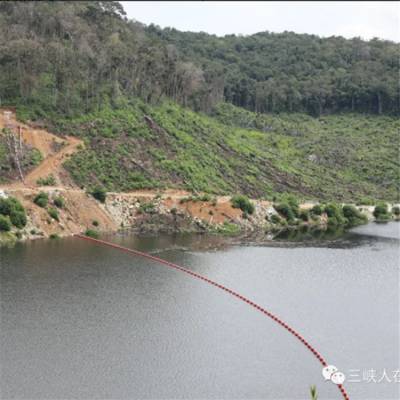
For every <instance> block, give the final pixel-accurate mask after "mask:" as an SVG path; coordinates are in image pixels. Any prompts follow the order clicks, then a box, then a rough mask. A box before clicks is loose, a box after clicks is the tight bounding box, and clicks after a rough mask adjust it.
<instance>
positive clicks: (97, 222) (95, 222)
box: [92, 220, 100, 226]
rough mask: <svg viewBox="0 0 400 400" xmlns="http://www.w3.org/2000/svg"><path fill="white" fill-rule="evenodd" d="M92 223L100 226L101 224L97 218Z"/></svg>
mask: <svg viewBox="0 0 400 400" xmlns="http://www.w3.org/2000/svg"><path fill="white" fill-rule="evenodd" d="M92 225H93V226H99V225H100V223H99V221H97V220H94V221H92Z"/></svg>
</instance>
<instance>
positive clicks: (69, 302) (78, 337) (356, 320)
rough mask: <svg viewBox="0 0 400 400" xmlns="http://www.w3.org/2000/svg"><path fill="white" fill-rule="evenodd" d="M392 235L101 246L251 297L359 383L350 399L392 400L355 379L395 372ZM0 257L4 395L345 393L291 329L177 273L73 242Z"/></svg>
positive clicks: (386, 388) (42, 244)
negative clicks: (158, 260) (145, 255)
mask: <svg viewBox="0 0 400 400" xmlns="http://www.w3.org/2000/svg"><path fill="white" fill-rule="evenodd" d="M399 228H400V224H396V223H391V224H388V225H376V224H371V225H368V226H365V227H361V228H358V229H356V230H354V231H353V232H351V233H348V234H346V235H345V236H344V237H343V238H341V239H339V240H335V241H334V242H322V243H318V245H316V244H313V243H312V242H311V243H309V242H305V243H301V242H300V243H293V242H291V243H290V244H287V245H286V244H285V243H284V242H279V243H278V244H274V245H263V246H259V245H258V246H255V245H247V246H244V245H226V246H221V239H220V238H215V237H214V238H210V237H206V236H160V237H157V238H138V237H134V236H110V237H108V239H109V240H112V241H114V242H117V243H120V244H123V245H124V246H128V247H131V248H137V249H141V250H145V251H149V252H152V253H154V254H157V255H158V256H160V257H163V258H165V259H168V260H171V261H173V262H176V263H178V264H181V265H184V266H186V267H188V268H190V269H192V270H193V271H196V272H199V273H201V274H204V275H207V276H208V277H209V278H211V279H214V280H217V281H218V282H220V283H222V284H224V285H227V286H229V287H231V288H232V289H234V290H236V291H239V292H241V293H242V294H243V295H245V296H248V297H249V298H250V299H252V300H253V301H255V302H257V303H259V304H260V305H262V306H264V307H266V308H267V309H269V310H271V311H272V312H274V313H276V314H278V315H279V316H280V317H281V318H283V319H284V320H285V321H286V322H288V323H289V324H291V325H292V326H293V327H294V328H295V329H297V330H298V331H299V332H301V333H302V334H303V335H304V336H305V337H306V338H307V339H308V340H309V341H310V342H311V344H313V345H314V346H315V347H316V348H317V349H318V350H319V351H320V352H321V353H322V355H323V356H324V357H325V358H326V359H327V361H328V362H329V363H332V364H335V365H336V366H337V367H339V368H340V369H341V370H342V371H343V372H344V373H345V374H346V375H347V376H348V379H350V380H359V381H360V382H346V385H345V386H346V388H347V390H348V392H349V394H350V397H351V399H385V400H389V399H398V398H400V395H399V387H400V384H396V383H393V382H392V383H388V382H386V379H385V380H384V381H383V382H381V383H374V382H369V383H368V382H367V381H366V379H364V378H366V377H363V371H364V370H365V371H368V370H374V371H376V375H377V378H376V379H378V380H379V379H380V377H381V375H382V374H383V370H384V369H386V372H387V375H388V376H389V378H392V377H391V374H392V372H393V371H394V370H396V369H399V364H400V363H399V243H400V242H399V240H400V235H399ZM0 262H1V268H0V272H1V275H0V276H1V283H0V290H1V321H0V322H1V327H0V338H1V343H0V366H1V376H0V389H1V392H0V393H1V398H2V399H271V400H272V399H290V400H295V399H302V400H304V399H308V398H309V396H308V388H309V386H310V385H311V384H316V385H317V388H318V392H319V398H320V399H321V400H324V399H340V398H341V397H340V393H339V391H338V390H337V388H336V387H335V386H334V384H332V383H331V382H324V381H323V379H322V375H321V366H320V364H319V363H318V362H317V361H316V359H315V358H314V357H313V355H312V354H311V353H310V352H309V351H307V350H306V348H305V347H304V346H303V345H302V344H301V343H300V342H299V341H297V340H296V339H294V338H293V337H292V336H291V335H290V334H289V333H287V332H286V331H285V330H283V329H282V328H280V327H279V326H277V325H276V323H274V322H273V321H271V320H269V319H267V318H265V317H264V316H263V315H262V314H261V313H259V312H257V311H255V310H254V309H252V308H249V307H248V306H247V305H246V304H244V303H242V302H240V301H238V300H236V299H235V298H232V297H231V296H229V295H228V294H226V293H224V292H222V291H220V290H219V289H216V288H214V287H210V286H209V285H207V284H205V283H204V282H201V281H197V280H194V279H191V278H190V277H188V276H186V275H184V274H182V273H180V272H176V271H173V270H170V269H168V268H166V267H164V266H161V265H158V264H155V263H154V262H151V261H148V260H145V259H142V258H138V257H132V256H131V255H128V254H124V253H121V252H119V251H116V250H113V249H110V248H105V247H101V246H97V245H94V244H91V243H88V242H84V241H82V240H79V239H72V238H71V239H66V240H60V241H36V242H31V243H27V244H20V245H17V246H16V247H14V248H1V249H0ZM366 373H367V372H364V374H366ZM350 374H351V375H352V377H350ZM392 380H393V379H392Z"/></svg>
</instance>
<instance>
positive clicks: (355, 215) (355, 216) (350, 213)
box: [342, 204, 368, 226]
mask: <svg viewBox="0 0 400 400" xmlns="http://www.w3.org/2000/svg"><path fill="white" fill-rule="evenodd" d="M342 210H343V216H344V217H345V218H346V219H347V225H349V226H356V225H360V224H364V223H366V222H367V221H368V218H367V216H366V215H364V214H362V213H361V212H360V211H359V210H358V209H357V208H356V207H354V206H352V205H347V204H346V205H344V206H343V209H342Z"/></svg>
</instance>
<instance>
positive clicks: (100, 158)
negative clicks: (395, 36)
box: [0, 1, 399, 203]
mask: <svg viewBox="0 0 400 400" xmlns="http://www.w3.org/2000/svg"><path fill="white" fill-rule="evenodd" d="M398 50H399V46H398V45H397V44H395V43H391V42H386V41H379V40H373V41H369V42H364V41H361V40H359V39H353V40H345V39H343V38H329V39H320V38H318V37H316V36H311V35H296V34H293V33H284V34H269V33H260V34H257V35H252V36H249V37H236V36H234V35H230V36H225V37H223V38H216V37H215V36H213V35H207V34H192V33H187V32H178V31H175V30H160V29H159V28H156V27H154V26H149V27H145V26H144V25H142V24H140V23H139V22H133V21H128V20H127V19H126V18H125V16H124V12H123V9H122V7H121V6H120V4H119V3H117V2H29V1H28V2H13V1H11V2H1V3H0V100H1V102H2V105H3V106H4V105H6V106H7V105H8V106H11V107H16V109H17V114H18V117H19V119H20V120H21V121H25V122H28V121H29V123H30V124H31V125H32V123H35V124H36V126H42V127H46V128H48V130H49V131H50V132H52V133H53V134H56V135H58V136H59V138H60V141H64V140H65V139H66V138H67V139H68V141H69V142H70V144H71V143H72V142H73V143H74V144H73V145H72V148H73V151H77V152H75V153H74V154H73V155H72V156H70V153H69V151H67V152H66V154H63V153H61V155H57V156H56V159H49V160H47V159H46V160H47V161H46V163H47V164H44V166H41V168H42V169H43V171H42V170H40V171H39V172H40V174H42V173H44V172H46V171H47V172H48V173H49V174H50V172H51V167H52V166H55V168H56V169H57V171H55V172H57V173H56V175H57V176H56V178H57V179H56V181H57V180H58V182H60V180H59V179H58V175H60V174H61V175H62V176H63V178H66V177H67V175H68V173H67V172H65V170H64V169H62V170H60V168H62V166H63V167H64V168H65V169H66V171H68V172H69V174H70V177H71V178H72V181H71V179H70V177H69V176H68V177H67V178H66V180H65V182H69V183H71V185H72V184H73V185H75V186H79V187H81V188H83V189H89V190H91V189H93V188H94V187H95V186H102V187H104V188H105V189H107V190H109V191H114V192H119V191H131V190H140V189H148V188H151V189H157V188H179V189H185V190H190V191H194V192H207V193H214V194H221V195H225V194H235V193H244V194H246V195H248V196H252V197H258V198H268V199H272V198H274V197H279V196H281V194H282V193H285V192H290V193H294V194H296V196H298V197H299V198H302V199H304V200H307V199H312V200H315V199H316V200H324V201H325V200H328V201H331V200H340V201H356V202H363V203H371V202H374V201H376V200H379V199H382V200H387V201H393V200H397V199H398V197H399V158H398V148H397V143H398V131H399V121H398V119H397V117H396V116H395V115H394V114H395V113H396V111H397V110H398V102H399V99H398V91H396V90H395V88H396V85H397V84H396V79H397V78H396V73H397V72H396V71H398V60H397V54H398ZM283 83H285V87H283V86H282V85H283ZM232 103H233V104H236V105H237V106H234V105H233V104H232ZM238 106H240V107H238ZM251 110H255V111H257V112H254V111H251ZM350 111H352V112H350ZM74 137H75V138H78V139H81V140H83V142H82V143H81V142H79V141H77V140H76V139H74ZM56 141H57V140H56ZM25 145H26V149H25V151H24V154H25V157H24V159H23V160H22V162H23V169H24V172H25V173H29V171H30V170H32V168H34V167H35V166H37V165H38V163H39V162H40V161H41V160H42V158H43V156H46V154H41V149H40V148H38V147H36V146H35V144H34V143H29V141H28V142H27V143H26V144H25ZM67 150H68V149H67ZM14 161H15V160H13V158H12V154H10V152H9V151H8V150H7V146H6V143H5V140H4V135H3V137H0V172H1V173H0V183H1V182H2V183H8V184H9V183H12V182H13V181H15V179H16V178H17V177H18V173H17V171H16V165H15V162H14ZM53 162H54V163H55V164H54V163H53ZM47 172H46V173H47ZM35 173H37V172H35ZM37 178H39V176H38V175H33V178H32V179H31V180H30V182H29V183H30V184H35V180H37ZM40 178H44V177H43V176H40Z"/></svg>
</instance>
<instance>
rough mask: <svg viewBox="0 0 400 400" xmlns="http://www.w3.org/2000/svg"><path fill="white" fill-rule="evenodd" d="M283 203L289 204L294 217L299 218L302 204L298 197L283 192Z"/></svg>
mask: <svg viewBox="0 0 400 400" xmlns="http://www.w3.org/2000/svg"><path fill="white" fill-rule="evenodd" d="M281 203H284V204H288V205H289V206H290V208H291V210H292V213H293V214H294V217H295V218H297V217H298V216H299V212H300V208H299V207H300V205H299V201H298V200H297V198H296V197H295V196H294V195H292V194H283V195H282V196H281Z"/></svg>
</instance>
